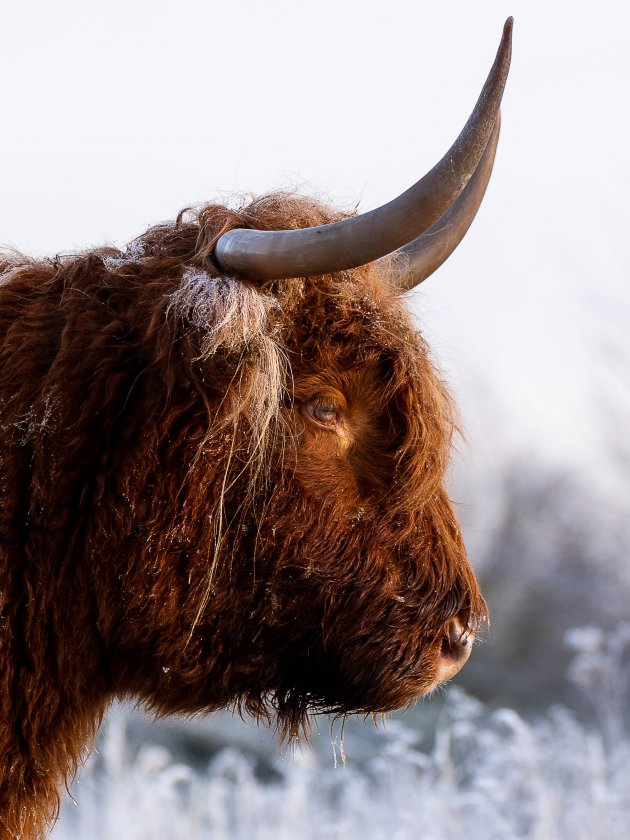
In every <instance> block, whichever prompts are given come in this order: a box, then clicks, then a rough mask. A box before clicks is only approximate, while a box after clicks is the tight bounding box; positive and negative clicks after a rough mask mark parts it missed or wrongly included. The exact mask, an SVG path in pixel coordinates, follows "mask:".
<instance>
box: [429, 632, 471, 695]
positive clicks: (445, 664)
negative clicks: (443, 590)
mask: <svg viewBox="0 0 630 840" xmlns="http://www.w3.org/2000/svg"><path fill="white" fill-rule="evenodd" d="M474 641H475V633H474V630H472V628H471V627H469V626H468V625H467V624H465V623H464V622H463V621H462V620H461V619H460V618H457V617H455V618H450V619H449V620H448V621H447V622H446V624H445V625H444V628H443V630H442V638H441V640H440V649H439V662H438V672H437V679H436V685H439V684H440V683H443V682H446V680H450V679H452V678H453V677H454V676H455V674H457V672H458V671H460V670H461V669H462V668H463V667H464V665H465V664H466V662H467V660H468V657H469V656H470V653H471V651H472V647H473V642H474Z"/></svg>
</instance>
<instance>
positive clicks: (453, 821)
mask: <svg viewBox="0 0 630 840" xmlns="http://www.w3.org/2000/svg"><path fill="white" fill-rule="evenodd" d="M566 641H567V644H568V646H569V648H570V650H571V651H572V661H571V664H570V667H569V671H568V675H567V676H568V679H569V680H570V681H571V682H573V683H574V684H575V685H576V686H577V687H578V688H579V690H580V691H581V692H582V694H583V696H584V698H585V699H586V700H587V702H588V703H589V704H590V705H591V707H592V711H593V717H592V721H593V722H592V723H589V724H586V723H581V722H579V721H578V719H577V718H576V716H575V715H574V714H573V713H572V712H570V711H569V710H568V709H567V708H565V707H560V706H558V707H552V708H550V709H548V710H547V711H546V712H545V713H544V715H542V716H540V717H538V718H537V719H535V720H533V721H531V722H526V721H525V719H524V718H523V717H521V716H519V715H518V714H517V713H516V712H515V711H513V710H511V709H507V708H504V709H498V710H494V711H493V710H491V709H490V708H489V707H487V706H485V705H484V704H482V703H481V702H479V701H478V700H475V699H473V698H471V697H469V696H467V695H466V694H464V693H463V692H462V691H461V690H458V689H457V688H451V689H449V691H448V692H447V694H446V699H445V702H444V705H443V707H442V710H441V712H440V720H439V721H438V725H437V728H436V733H437V734H436V736H435V740H434V743H433V745H432V746H431V747H430V748H428V749H421V748H420V746H419V737H420V735H419V732H417V731H416V730H414V729H412V728H411V726H410V725H409V724H408V723H405V722H402V721H401V720H400V719H397V720H390V721H389V722H388V723H387V725H386V727H385V728H381V729H380V730H379V732H378V733H377V735H376V740H375V742H374V749H373V750H372V754H371V755H368V756H367V757H363V758H362V759H361V760H359V761H355V760H354V759H353V754H352V750H351V749H349V748H348V746H346V751H347V752H348V753H349V754H348V759H347V762H346V764H345V766H344V765H343V762H342V761H341V760H339V759H340V756H341V752H340V749H339V744H338V743H337V744H336V746H335V748H334V750H333V748H332V747H331V748H330V750H329V752H328V753H324V754H319V753H317V752H315V751H313V750H308V749H306V750H304V749H298V750H296V751H295V753H294V754H292V755H285V756H283V757H278V758H277V759H276V763H275V768H274V769H273V771H272V772H271V773H270V772H267V773H263V774H261V772H260V769H259V767H258V766H257V760H256V756H255V754H254V753H251V752H248V751H247V750H239V749H236V748H226V749H223V750H221V751H220V752H218V753H217V754H216V755H214V757H212V759H211V761H210V763H209V766H207V768H204V769H201V770H200V769H194V768H193V767H192V766H190V765H185V764H182V763H178V762H176V761H175V760H173V758H172V757H171V754H170V753H169V752H168V750H166V749H164V748H163V747H158V746H155V745H153V746H148V745H145V746H142V747H140V749H139V750H137V749H134V748H132V747H131V744H130V742H129V740H128V739H127V737H126V722H127V714H128V713H127V712H125V710H123V709H117V710H115V712H114V713H113V714H112V715H111V716H110V718H109V721H108V724H107V726H106V728H105V730H104V733H103V736H102V738H101V740H100V746H99V749H98V753H97V754H95V755H93V757H92V758H91V759H90V761H89V762H88V764H87V766H86V767H85V768H84V770H83V771H82V772H81V774H80V776H79V779H78V781H77V782H76V783H75V786H74V788H73V790H72V795H73V797H74V799H75V800H76V804H73V802H72V801H71V800H70V799H69V798H68V799H67V800H66V802H65V803H64V805H63V808H62V816H61V819H60V822H59V823H58V825H57V827H56V828H55V830H54V831H53V835H52V836H53V840H71V838H72V840H75V839H76V840H78V839H79V838H86V837H89V838H92V840H121V838H124V840H173V838H179V837H185V838H195V840H206V839H208V840H209V838H212V840H267V839H269V840H272V838H273V840H285V839H286V840H295V838H300V840H337V838H339V840H341V838H350V839H352V838H359V837H360V838H367V840H372V838H373V839H374V840H377V838H378V840H380V839H381V838H387V840H407V838H409V840H412V838H413V840H419V838H420V840H446V838H453V840H455V838H457V840H459V838H461V837H466V836H480V837H483V838H484V840H494V839H495V838H496V840H511V838H528V840H529V838H533V840H552V838H553V840H563V839H564V838H567V840H568V839H569V838H570V840H582V838H583V839H584V840H587V838H588V840H594V838H595V840H627V838H628V836H630V739H629V737H628V730H627V720H624V715H625V714H626V713H627V709H628V706H629V705H630V703H629V700H630V624H625V623H623V624H620V625H619V626H618V627H617V628H616V629H615V630H614V631H612V632H610V633H604V632H602V631H601V630H599V629H596V628H593V627H586V628H581V629H576V630H573V631H571V632H570V633H568V634H567V639H566ZM366 726H369V723H368V724H366ZM335 740H337V739H335ZM333 752H334V753H335V756H336V758H335V756H333ZM336 759H337V760H336ZM335 765H337V766H335Z"/></svg>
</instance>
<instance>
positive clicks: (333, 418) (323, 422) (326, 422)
mask: <svg viewBox="0 0 630 840" xmlns="http://www.w3.org/2000/svg"><path fill="white" fill-rule="evenodd" d="M302 411H303V413H304V414H306V416H307V417H309V418H310V419H311V420H314V421H315V422H316V423H317V424H318V425H319V426H325V427H326V428H329V429H334V428H335V427H336V426H337V425H338V424H339V423H340V422H341V409H340V408H339V406H338V405H337V404H336V403H334V402H333V400H331V399H330V397H314V398H313V399H312V400H308V401H307V402H304V403H302Z"/></svg>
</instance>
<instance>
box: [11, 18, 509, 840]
mask: <svg viewBox="0 0 630 840" xmlns="http://www.w3.org/2000/svg"><path fill="white" fill-rule="evenodd" d="M510 30H511V22H510V21H508V24H506V28H505V31H504V36H503V40H502V43H501V46H500V48H499V53H498V55H497V59H496V61H495V64H494V66H493V68H492V70H491V72H490V76H489V77H488V81H487V82H486V86H485V87H484V89H483V91H482V94H481V97H480V99H479V102H478V103H477V106H476V108H475V111H474V112H473V114H472V116H471V118H470V120H469V121H468V123H467V124H466V126H465V128H464V130H463V131H462V134H461V135H460V137H459V138H458V140H457V141H456V143H455V145H454V146H453V147H452V148H451V150H450V151H449V152H448V154H447V155H446V156H445V157H444V158H443V159H442V161H440V162H439V163H438V164H437V165H436V167H434V169H433V170H431V172H430V173H429V174H428V175H427V176H425V177H424V178H423V179H422V180H421V181H419V182H418V184H416V185H415V186H414V187H412V188H411V189H410V190H408V191H407V193H404V194H403V195H402V196H401V197H400V198H399V199H396V200H395V201H393V202H391V203H390V204H389V205H386V206H385V207H383V208H379V209H378V210H375V211H372V212H371V213H366V214H364V215H362V216H356V217H345V216H343V215H342V214H338V213H333V212H332V211H331V210H329V209H327V208H325V207H323V206H320V205H319V204H318V203H316V202H315V201H312V200H307V199H304V198H297V197H295V196H292V195H286V194H275V195H271V196H267V197H264V198H260V199H257V200H254V201H252V202H251V203H250V204H249V205H247V206H242V207H241V208H240V209H239V210H230V209H228V208H226V207H223V206H218V205H208V206H204V207H202V208H201V209H198V210H197V211H195V212H193V211H186V212H184V213H182V214H180V216H179V217H178V218H177V220H176V221H175V222H174V223H172V224H165V225H161V226H158V227H154V228H152V229H150V230H149V231H148V232H146V233H145V234H144V235H142V236H140V237H139V238H138V239H137V240H135V241H134V242H133V243H132V245H131V246H130V247H129V248H128V249H127V250H126V251H124V252H121V251H118V250H116V249H114V248H103V249H100V250H92V251H89V252H87V253H83V254H79V255H74V256H60V257H56V258H54V259H50V260H30V259H27V258H25V257H23V256H21V255H16V254H5V255H4V256H1V257H0V498H1V505H0V836H1V837H2V839H3V840H4V838H9V837H12V838H15V837H20V838H34V837H38V836H40V835H41V833H42V832H43V831H44V828H45V826H46V824H48V823H49V822H50V820H52V819H53V818H54V816H55V814H56V812H57V809H58V790H59V787H60V786H61V785H62V784H63V782H64V780H67V779H68V778H69V776H71V775H72V773H73V772H74V771H75V770H76V767H77V764H78V762H79V761H80V760H81V758H82V756H83V755H84V753H85V750H86V749H87V748H88V747H89V745H90V744H91V742H92V739H93V736H94V733H95V730H96V729H97V727H98V724H99V722H100V720H101V719H102V717H103V714H104V713H105V711H106V709H107V707H108V704H109V703H110V702H111V701H112V700H113V699H114V698H116V697H133V698H136V699H138V700H139V701H140V702H142V703H143V704H145V705H146V706H147V707H149V708H150V709H152V710H154V711H155V712H157V713H159V714H168V713H189V712H196V711H200V710H212V709H218V708H221V707H225V706H236V707H239V708H240V709H242V710H246V711H247V712H250V713H252V714H254V715H257V716H259V717H260V716H263V717H267V718H269V717H272V716H273V717H275V719H276V721H277V723H278V726H279V728H280V729H281V731H283V732H284V733H288V734H294V733H296V732H298V731H299V730H300V729H301V728H303V727H305V726H306V725H307V718H308V715H309V713H311V712H320V711H331V712H335V713H339V714H347V713H353V712H361V713H377V712H386V711H388V710H391V709H395V708H398V707H400V706H404V705H405V704H407V703H409V702H410V701H411V700H413V699H414V698H416V697H418V696H419V695H421V694H423V693H425V692H427V691H429V690H430V689H432V688H433V687H435V686H436V685H438V684H439V683H441V682H443V681H444V680H445V679H448V678H450V677H451V676H452V675H453V674H454V673H456V671H458V670H459V668H460V667H461V665H462V664H463V663H464V661H465V660H466V658H467V655H468V653H469V651H470V648H471V645H472V640H473V637H474V634H475V632H476V630H477V628H478V627H479V625H480V623H481V621H482V620H483V619H484V618H485V616H486V605H485V603H484V600H483V598H482V596H481V594H480V591H479V589H478V586H477V583H476V580H475V576H474V574H473V571H472V569H471V567H470V566H469V563H468V561H467V558H466V553H465V549H464V546H463V543H462V539H461V535H460V531H459V527H458V524H457V520H456V518H455V515H454V512H453V508H452V506H451V503H450V501H449V499H448V496H447V493H446V491H445V489H444V474H445V469H446V466H447V461H448V455H449V448H450V443H451V436H452V433H453V422H454V421H453V411H452V407H451V402H450V399H449V396H448V394H447V392H446V390H445V387H444V385H443V383H442V382H441V380H440V378H439V376H438V375H437V373H436V371H435V370H434V368H433V367H432V364H431V361H430V359H429V354H428V351H427V347H426V345H425V342H424V340H423V338H422V337H421V335H420V334H419V333H418V331H417V329H416V328H415V326H414V325H413V323H412V320H411V318H410V315H409V313H408V311H407V309H406V307H405V303H404V301H403V300H402V299H401V292H402V291H404V290H406V289H408V288H410V287H411V286H413V285H415V284H417V283H418V282H420V281H421V280H423V279H424V278H425V277H426V276H428V274H430V273H431V272H432V271H434V270H435V268H437V266H438V265H439V264H440V263H441V262H442V261H443V260H444V259H445V258H446V257H447V256H448V255H449V253H450V252H451V251H452V250H453V249H454V248H455V247H456V245H457V243H458V242H459V240H460V239H461V238H462V236H463V235H464V233H465V232H466V229H467V228H468V226H469V225H470V222H471V221H472V218H473V217H474V215H475V212H476V210H477V207H478V206H479V203H480V201H481V199H482V196H483V193H484V190H485V187H486V184H487V182H488V179H489V177H490V171H491V169H492V163H493V159H494V152H495V148H496V144H497V140H498V131H499V104H500V99H501V94H502V91H503V87H504V83H505V79H506V75H507V70H508V65H509V55H510Z"/></svg>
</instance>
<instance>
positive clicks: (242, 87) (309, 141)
mask: <svg viewBox="0 0 630 840" xmlns="http://www.w3.org/2000/svg"><path fill="white" fill-rule="evenodd" d="M509 14H513V15H514V16H515V19H516V20H515V31H514V58H513V65H512V72H511V76H510V79H509V81H508V87H507V90H506V94H505V105H504V109H503V131H502V138H501V142H500V147H499V154H498V157H497V163H496V165H495V174H494V176H493V181H492V183H491V186H490V189H489V192H488V194H487V197H486V200H485V203H484V206H483V207H482V210H481V211H480V213H479V216H478V219H477V221H476V222H475V224H474V226H473V228H472V229H471V231H470V233H469V234H468V237H467V239H466V241H465V243H464V244H463V245H462V246H461V247H460V248H459V249H458V251H457V252H456V254H455V255H454V256H453V257H452V258H451V260H449V262H448V263H447V264H446V265H445V266H444V267H443V268H442V269H441V270H440V271H439V273H437V274H436V275H434V277H432V278H431V280H430V281H429V282H428V283H426V284H425V285H424V286H423V287H422V290H421V291H420V292H419V293H418V294H417V295H416V296H415V297H414V302H413V305H414V308H415V309H416V311H417V312H418V313H419V314H420V317H421V319H422V323H423V324H424V325H425V327H426V331H427V333H428V335H429V337H430V339H431V340H432V343H433V345H434V347H435V349H436V354H437V355H438V357H439V359H440V361H441V362H442V364H443V366H444V367H445V369H446V370H447V372H448V375H449V377H450V378H451V379H452V381H453V382H454V383H455V385H456V387H457V389H458V391H459V392H460V394H461V396H462V397H463V402H464V414H465V419H466V424H467V426H468V428H469V431H470V433H471V437H472V438H473V439H476V438H478V437H480V438H482V439H485V442H486V444H487V445H489V446H492V445H494V443H495V442H496V441H497V440H499V439H502V438H505V437H506V436H507V437H508V438H509V439H510V440H511V441H512V442H513V441H515V440H516V441H518V442H521V443H529V445H531V447H532V449H534V450H535V449H537V448H540V449H542V450H543V451H545V452H547V453H555V454H557V455H558V457H559V458H567V457H568V458H571V459H575V458H579V459H581V460H582V461H583V462H584V463H586V464H588V463H589V462H590V461H591V460H594V458H595V455H596V452H597V450H598V447H599V446H600V445H601V440H600V439H599V435H600V431H599V423H595V422H594V420H595V419H596V418H597V416H598V412H599V411H600V410H603V409H600V408H599V405H600V403H601V404H603V405H604V406H606V405H607V404H608V403H613V404H614V403H618V402H619V401H620V400H621V399H622V396H621V389H622V388H623V389H625V392H626V393H627V390H628V370H630V368H626V369H625V373H626V377H625V379H624V378H623V375H622V376H621V377H620V378H619V379H616V378H615V377H614V376H611V375H610V374H609V373H608V372H606V370H605V369H604V368H603V367H602V362H601V355H600V350H599V348H601V347H603V346H604V345H607V346H608V349H609V350H610V348H611V347H612V348H613V350H614V352H621V353H622V354H623V353H625V354H626V358H627V359H628V360H629V361H630V351H629V350H628V338H627V334H628V328H629V327H630V278H629V277H628V275H629V270H628V269H629V266H630V244H629V238H628V230H629V221H630V218H629V216H630V210H629V206H630V205H629V202H628V198H627V195H628V191H629V187H630V177H629V165H628V143H629V140H628V135H629V133H630V106H629V105H628V101H629V99H630V97H629V94H628V87H629V86H630V85H629V83H630V46H629V39H630V34H629V33H630V3H628V2H627V0H626V2H614V0H604V2H600V3H597V4H594V3H591V2H589V3H587V2H582V0H578V1H577V2H575V1H574V2H568V0H546V2H543V0H511V2H504V0H486V2H484V3H471V2H470V0H468V2H463V0H459V2H451V3H448V4H447V3H444V4H436V3H426V2H406V1H405V0H390V1H389V2H388V3H376V2H372V1H371V0H363V1H362V2H358V0H350V2H342V1H341V0H337V1H336V2H331V0H318V2H317V3H311V4H306V3H301V2H299V1H298V0H291V2H279V1H278V0H265V2H260V0H259V2H253V0H245V2H238V3H237V2H232V3H227V2H223V3H215V2H211V0H206V2H202V0H181V2H178V3H173V2H171V3H166V2H162V1H161V0H151V2H147V0H140V1H139V2H131V0H127V2H121V0H110V1H109V2H108V3H106V4H98V5H97V4H94V3H86V2H85V0H81V1H80V2H77V1H76V0H56V2H54V3H50V2H45V3H44V2H41V0H40V2H31V3H23V4H19V5H18V4H17V3H13V4H11V5H10V6H9V5H8V4H5V7H4V8H3V11H2V18H1V20H2V36H3V37H2V50H1V51H0V87H1V103H2V105H1V108H2V110H1V115H2V127H3V128H2V134H1V139H0V150H1V154H0V183H1V184H2V193H1V196H2V197H1V199H0V243H2V244H5V245H12V246H16V247H18V248H20V249H22V250H25V251H27V252H31V253H36V254H46V253H53V252H56V251H63V250H71V249H76V248H84V247H87V246H90V245H97V244H102V243H103V242H115V243H117V244H122V243H124V242H125V241H127V240H129V239H131V238H133V237H134V236H136V235H137V234H138V233H140V232H141V231H142V230H144V229H145V228H146V227H147V226H148V225H149V224H152V223H155V222H158V221H161V220H164V219H168V218H172V217H173V216H174V215H175V214H176V213H177V211H178V210H179V209H180V208H181V207H183V206H186V205H189V204H191V203H198V202H202V201H207V200H210V199H215V198H217V197H221V195H229V194H230V193H232V192H235V191H252V192H262V191H268V190H270V189H274V188H278V187H287V186H296V185H297V186H298V187H300V188H302V189H307V190H314V191H316V192H318V193H319V194H322V195H324V196H325V197H327V198H329V199H330V201H331V202H333V203H335V204H337V205H340V206H343V207H350V206H353V205H354V204H355V203H356V202H360V207H361V208H362V209H364V210H366V209H370V208H372V207H374V206H376V205H377V204H379V203H382V202H383V201H386V200H388V199H390V198H392V197H393V196H394V195H396V194H397V193H398V192H400V191H402V190H403V189H405V188H406V187H407V186H409V185H410V184H411V183H412V182H413V181H415V180H416V179H417V178H418V177H420V175H422V174H424V172H425V171H426V170H427V169H428V168H430V166H431V165H432V164H433V163H434V162H435V161H436V160H438V159H439V158H440V157H441V156H442V154H443V153H444V151H446V149H447V148H448V146H449V145H450V143H451V142H452V140H453V139H454V137H455V136H456V135H457V133H458V132H459V130H460V128H461V126H462V125H463V124H464V122H465V120H466V118H467V116H468V113H469V111H470V109H471V108H472V106H473V104H474V102H475V100H476V97H477V95H478V92H479V90H480V88H481V85H482V84H483V81H484V79H485V76H486V73H487V71H488V69H489V67H490V64H491V63H492V60H493V57H494V54H495V51H496V47H497V45H498V41H499V37H500V33H501V28H502V24H503V21H504V19H505V18H506V17H507V16H508V15H509ZM615 348H616V349H615ZM486 379H487V380H489V381H490V383H492V385H491V386H490V389H489V390H488V387H487V386H485V387H484V386H483V384H482V383H483V381H484V380H486ZM494 386H496V391H497V393H498V394H500V395H501V396H500V397H496V396H495V395H494V394H493V393H492V392H493V391H494ZM495 400H499V402H500V405H498V404H497V405H495ZM482 442H483V441H482Z"/></svg>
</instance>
